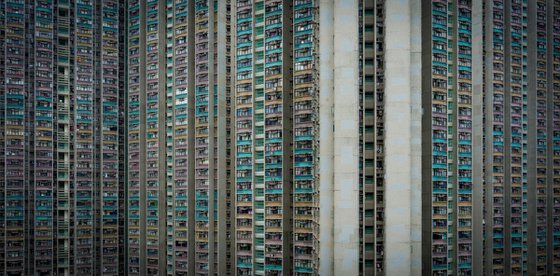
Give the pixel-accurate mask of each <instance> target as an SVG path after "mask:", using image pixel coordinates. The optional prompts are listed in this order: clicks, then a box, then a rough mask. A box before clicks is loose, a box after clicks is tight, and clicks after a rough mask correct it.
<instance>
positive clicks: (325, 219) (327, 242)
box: [319, 0, 334, 275]
mask: <svg viewBox="0 0 560 276" xmlns="http://www.w3.org/2000/svg"><path fill="white" fill-rule="evenodd" d="M319 7H320V11H319V14H320V17H319V25H320V26H321V28H320V31H319V40H320V41H321V44H320V45H319V67H320V68H319V74H320V80H319V91H320V95H319V137H320V142H321V144H320V146H319V159H320V163H319V175H320V179H319V195H320V197H319V208H320V209H319V227H320V228H319V229H320V231H319V242H320V243H319V244H320V248H319V258H320V260H321V262H320V264H319V274H321V275H333V265H334V262H333V260H334V259H333V258H334V257H333V256H334V252H333V249H334V240H333V221H334V214H333V212H334V208H333V206H334V203H333V197H334V174H333V162H334V155H333V143H334V137H333V132H334V122H333V120H334V116H333V102H334V101H333V94H334V75H333V73H334V72H333V67H334V59H333V46H334V33H333V24H334V22H333V21H334V17H333V13H334V10H333V8H334V6H333V1H331V0H321V2H320V4H319Z"/></svg>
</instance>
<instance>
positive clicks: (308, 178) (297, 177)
mask: <svg viewBox="0 0 560 276" xmlns="http://www.w3.org/2000/svg"><path fill="white" fill-rule="evenodd" d="M295 179H296V180H313V175H296V176H295Z"/></svg>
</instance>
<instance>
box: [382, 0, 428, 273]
mask: <svg viewBox="0 0 560 276" xmlns="http://www.w3.org/2000/svg"><path fill="white" fill-rule="evenodd" d="M420 10H421V7H420V1H419V0H400V1H387V2H386V9H385V12H386V21H385V26H386V29H387V30H386V39H385V59H386V61H390V62H386V63H385V91H386V92H385V95H386V97H385V101H386V102H385V112H386V115H385V120H386V123H385V130H386V132H385V133H386V139H385V149H386V155H385V156H386V157H385V158H386V161H385V165H386V168H385V172H386V173H385V181H386V185H385V196H386V201H385V202H386V203H385V220H386V221H385V233H386V235H385V258H386V259H385V269H386V270H385V273H386V274H387V275H420V274H421V262H420V260H421V220H420V218H421V210H422V208H421V190H422V189H421V169H420V168H421V135H420V133H421V114H422V108H421V51H420V50H421V46H420V45H421V36H420V32H421V30H420V25H421V24H420V18H421V17H420V16H421V13H420Z"/></svg>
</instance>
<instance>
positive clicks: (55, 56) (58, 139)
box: [0, 0, 124, 275]
mask: <svg viewBox="0 0 560 276" xmlns="http://www.w3.org/2000/svg"><path fill="white" fill-rule="evenodd" d="M0 6H1V8H0V11H1V15H2V16H1V20H2V23H1V24H0V26H1V30H2V31H1V36H2V37H1V39H0V40H1V41H2V51H1V58H0V60H1V65H0V68H1V69H0V72H1V73H2V77H1V82H2V85H1V92H2V93H1V99H2V100H1V103H2V104H1V106H2V107H1V108H0V110H1V111H2V114H1V117H2V119H1V120H2V124H1V129H2V131H1V132H2V140H1V141H2V153H3V154H2V161H1V162H0V164H1V165H2V186H1V188H0V189H1V190H2V193H1V195H2V196H1V202H2V220H1V221H2V222H1V223H2V235H1V239H2V242H1V243H2V244H3V247H2V254H0V258H1V262H0V267H1V269H0V271H2V273H5V274H6V275H21V274H45V273H47V274H58V275H72V274H101V273H104V274H107V275H111V274H113V275H116V274H118V273H119V272H123V270H124V251H123V248H124V232H123V229H122V227H123V224H122V216H123V211H124V201H122V200H120V198H122V193H123V190H122V188H123V187H124V186H123V183H124V180H123V178H122V172H123V168H124V167H123V161H124V160H123V157H124V155H123V152H122V150H121V148H120V147H122V145H124V144H123V139H122V134H123V131H124V127H122V123H123V118H122V114H121V111H122V109H120V108H119V106H121V105H122V104H123V103H124V100H123V96H122V95H121V93H122V91H123V86H122V85H123V83H122V81H123V73H124V68H123V67H124V65H123V61H124V60H123V57H124V56H123V52H122V50H123V49H122V48H121V45H122V42H123V41H122V33H121V32H120V30H121V29H122V28H123V18H122V17H121V14H122V13H121V9H122V8H123V3H122V2H120V1H116V0H115V1H113V0H104V1H67V0H59V1H50V0H46V1H17V0H14V1H3V2H2V3H1V4H0Z"/></svg>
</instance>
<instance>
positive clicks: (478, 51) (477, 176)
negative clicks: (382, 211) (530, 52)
mask: <svg viewBox="0 0 560 276" xmlns="http://www.w3.org/2000/svg"><path fill="white" fill-rule="evenodd" d="M483 13H484V11H483V8H482V0H474V1H473V2H472V20H473V21H472V37H473V43H472V53H473V54H472V59H473V60H472V64H473V66H472V68H473V113H472V114H473V115H472V116H473V117H472V118H473V119H472V120H473V126H472V129H473V134H472V136H473V138H472V139H473V140H472V141H473V161H472V164H473V238H472V241H473V249H472V250H473V253H472V256H473V274H474V275H482V274H483V267H482V265H483V242H482V241H483V227H484V224H483V219H484V213H483V196H484V193H483V183H482V182H483V181H482V180H483V177H484V174H483V164H484V163H483V159H484V153H483V150H482V149H483V139H482V138H483V135H484V133H483V129H484V123H483V120H482V118H483V116H484V113H483V112H484V111H483V105H484V96H483V82H484V79H483V74H484V68H483V62H484V61H483V60H484V56H483V53H484V49H483V37H482V34H483V32H484V31H483Z"/></svg>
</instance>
